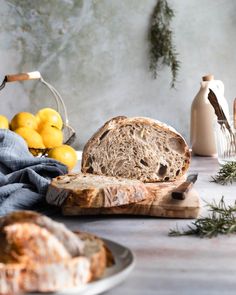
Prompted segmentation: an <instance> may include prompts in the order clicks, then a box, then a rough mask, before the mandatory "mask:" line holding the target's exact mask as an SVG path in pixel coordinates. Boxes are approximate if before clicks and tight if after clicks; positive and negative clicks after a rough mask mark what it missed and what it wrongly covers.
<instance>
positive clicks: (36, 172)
mask: <svg viewBox="0 0 236 295" xmlns="http://www.w3.org/2000/svg"><path fill="white" fill-rule="evenodd" d="M65 173H67V167H66V166H65V165H63V164H61V163H60V162H58V161H56V160H53V159H49V158H43V157H41V158H35V157H34V156H33V155H32V154H31V153H30V152H29V150H28V147H27V145H26V142H25V141H24V139H23V138H21V137H20V136H19V135H17V134H16V133H14V132H12V131H10V130H7V129H0V215H5V214H7V213H9V212H12V211H15V210H23V209H24V210H37V211H47V208H48V207H49V205H47V204H46V201H45V195H46V192H47V188H48V185H49V183H50V181H51V179H52V178H53V177H56V176H58V175H61V174H65Z"/></svg>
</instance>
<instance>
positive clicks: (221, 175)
mask: <svg viewBox="0 0 236 295" xmlns="http://www.w3.org/2000/svg"><path fill="white" fill-rule="evenodd" d="M212 179H213V181H214V182H216V183H219V184H223V185H225V184H229V183H231V184H232V183H233V182H234V181H236V162H229V163H226V164H224V165H223V166H222V167H221V168H220V170H219V172H218V173H217V175H216V176H214V177H212Z"/></svg>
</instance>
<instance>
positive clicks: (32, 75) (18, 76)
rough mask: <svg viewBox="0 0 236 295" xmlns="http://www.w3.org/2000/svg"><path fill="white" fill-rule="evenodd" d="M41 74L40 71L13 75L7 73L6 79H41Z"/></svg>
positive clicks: (9, 80) (12, 80) (8, 80)
mask: <svg viewBox="0 0 236 295" xmlns="http://www.w3.org/2000/svg"><path fill="white" fill-rule="evenodd" d="M40 78H41V74H40V72H38V71H35V72H29V73H19V74H13V75H6V76H5V81H6V82H15V81H26V80H35V79H40Z"/></svg>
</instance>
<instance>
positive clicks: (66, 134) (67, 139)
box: [0, 71, 76, 155]
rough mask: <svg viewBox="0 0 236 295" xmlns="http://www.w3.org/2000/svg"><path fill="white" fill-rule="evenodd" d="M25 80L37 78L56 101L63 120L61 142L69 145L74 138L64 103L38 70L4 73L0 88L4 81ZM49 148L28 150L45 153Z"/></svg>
mask: <svg viewBox="0 0 236 295" xmlns="http://www.w3.org/2000/svg"><path fill="white" fill-rule="evenodd" d="M27 80H39V81H40V82H41V83H42V84H43V85H45V86H46V87H47V88H48V89H49V90H50V92H51V93H52V95H53V98H54V99H55V102H56V110H57V112H58V113H59V114H60V115H61V117H62V120H63V128H62V132H63V143H64V144H68V145H71V144H72V143H73V142H74V140H75V135H76V134H75V130H74V129H73V128H72V127H71V126H70V125H69V120H68V114H67V109H66V106H65V103H64V101H63V99H62V97H61V95H60V94H59V92H58V91H57V90H56V89H55V88H54V87H53V86H52V85H51V84H49V83H48V82H46V81H45V80H44V79H43V77H42V75H41V74H40V72H38V71H35V72H29V73H19V74H14V75H6V76H5V77H4V80H3V82H2V84H1V85H0V90H2V89H3V88H4V87H5V86H6V83H8V82H17V81H27ZM48 150H49V149H34V148H30V151H31V152H32V154H34V155H45V154H46V153H47V152H48Z"/></svg>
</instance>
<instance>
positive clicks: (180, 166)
mask: <svg viewBox="0 0 236 295" xmlns="http://www.w3.org/2000/svg"><path fill="white" fill-rule="evenodd" d="M189 164H190V151H189V148H188V145H187V143H186V141H185V140H184V138H183V137H182V136H181V135H180V134H179V133H178V132H177V131H176V130H175V129H174V128H172V127H169V126H167V125H166V124H164V123H161V122H159V121H155V120H153V119H149V118H142V117H134V118H127V117H116V118H113V119H111V120H110V121H108V122H107V123H105V125H104V126H102V127H101V128H100V129H99V130H98V131H97V132H96V133H95V134H94V135H93V136H92V137H91V139H90V140H89V141H88V142H87V144H86V145H85V147H84V150H83V156H82V165H81V166H82V167H81V171H82V172H84V173H93V174H98V175H108V176H115V177H124V178H132V179H139V180H141V181H143V182H157V181H169V180H175V179H177V178H180V177H181V176H182V175H183V174H184V173H185V172H186V170H187V169H188V167H189Z"/></svg>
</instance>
